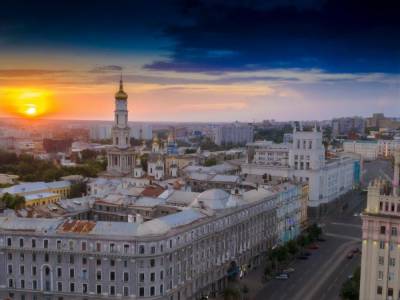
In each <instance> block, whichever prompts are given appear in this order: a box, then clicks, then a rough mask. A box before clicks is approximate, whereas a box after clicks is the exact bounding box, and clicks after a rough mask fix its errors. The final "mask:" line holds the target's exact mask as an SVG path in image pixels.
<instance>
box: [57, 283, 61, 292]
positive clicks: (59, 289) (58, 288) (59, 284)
mask: <svg viewBox="0 0 400 300" xmlns="http://www.w3.org/2000/svg"><path fill="white" fill-rule="evenodd" d="M57 291H59V292H62V282H57Z"/></svg>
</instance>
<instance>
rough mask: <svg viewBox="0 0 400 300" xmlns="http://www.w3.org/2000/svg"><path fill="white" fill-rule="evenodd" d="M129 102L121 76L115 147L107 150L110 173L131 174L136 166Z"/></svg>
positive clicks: (116, 100) (113, 132) (116, 103)
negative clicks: (129, 122)
mask: <svg viewBox="0 0 400 300" xmlns="http://www.w3.org/2000/svg"><path fill="white" fill-rule="evenodd" d="M127 102H128V94H127V93H125V92H124V87H123V82H122V78H121V80H120V84H119V90H118V92H117V93H116V94H115V111H114V126H113V128H112V132H111V136H112V142H113V147H112V148H111V149H109V150H108V152H107V159H108V165H107V173H108V175H114V176H123V175H129V174H131V173H132V172H133V169H134V166H135V151H134V149H133V148H132V147H131V146H130V128H129V126H128V103H127Z"/></svg>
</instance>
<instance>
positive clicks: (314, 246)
mask: <svg viewBox="0 0 400 300" xmlns="http://www.w3.org/2000/svg"><path fill="white" fill-rule="evenodd" d="M308 249H311V250H317V249H319V246H318V245H316V244H312V245H310V246H308Z"/></svg>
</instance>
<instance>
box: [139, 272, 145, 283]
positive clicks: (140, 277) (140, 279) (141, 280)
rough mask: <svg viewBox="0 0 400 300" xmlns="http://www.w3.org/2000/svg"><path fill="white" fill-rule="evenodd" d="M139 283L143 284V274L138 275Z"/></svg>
mask: <svg viewBox="0 0 400 300" xmlns="http://www.w3.org/2000/svg"><path fill="white" fill-rule="evenodd" d="M139 281H140V282H144V273H140V274H139Z"/></svg>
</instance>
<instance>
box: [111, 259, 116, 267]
mask: <svg viewBox="0 0 400 300" xmlns="http://www.w3.org/2000/svg"><path fill="white" fill-rule="evenodd" d="M110 266H111V267H114V266H115V260H113V259H111V260H110Z"/></svg>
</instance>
